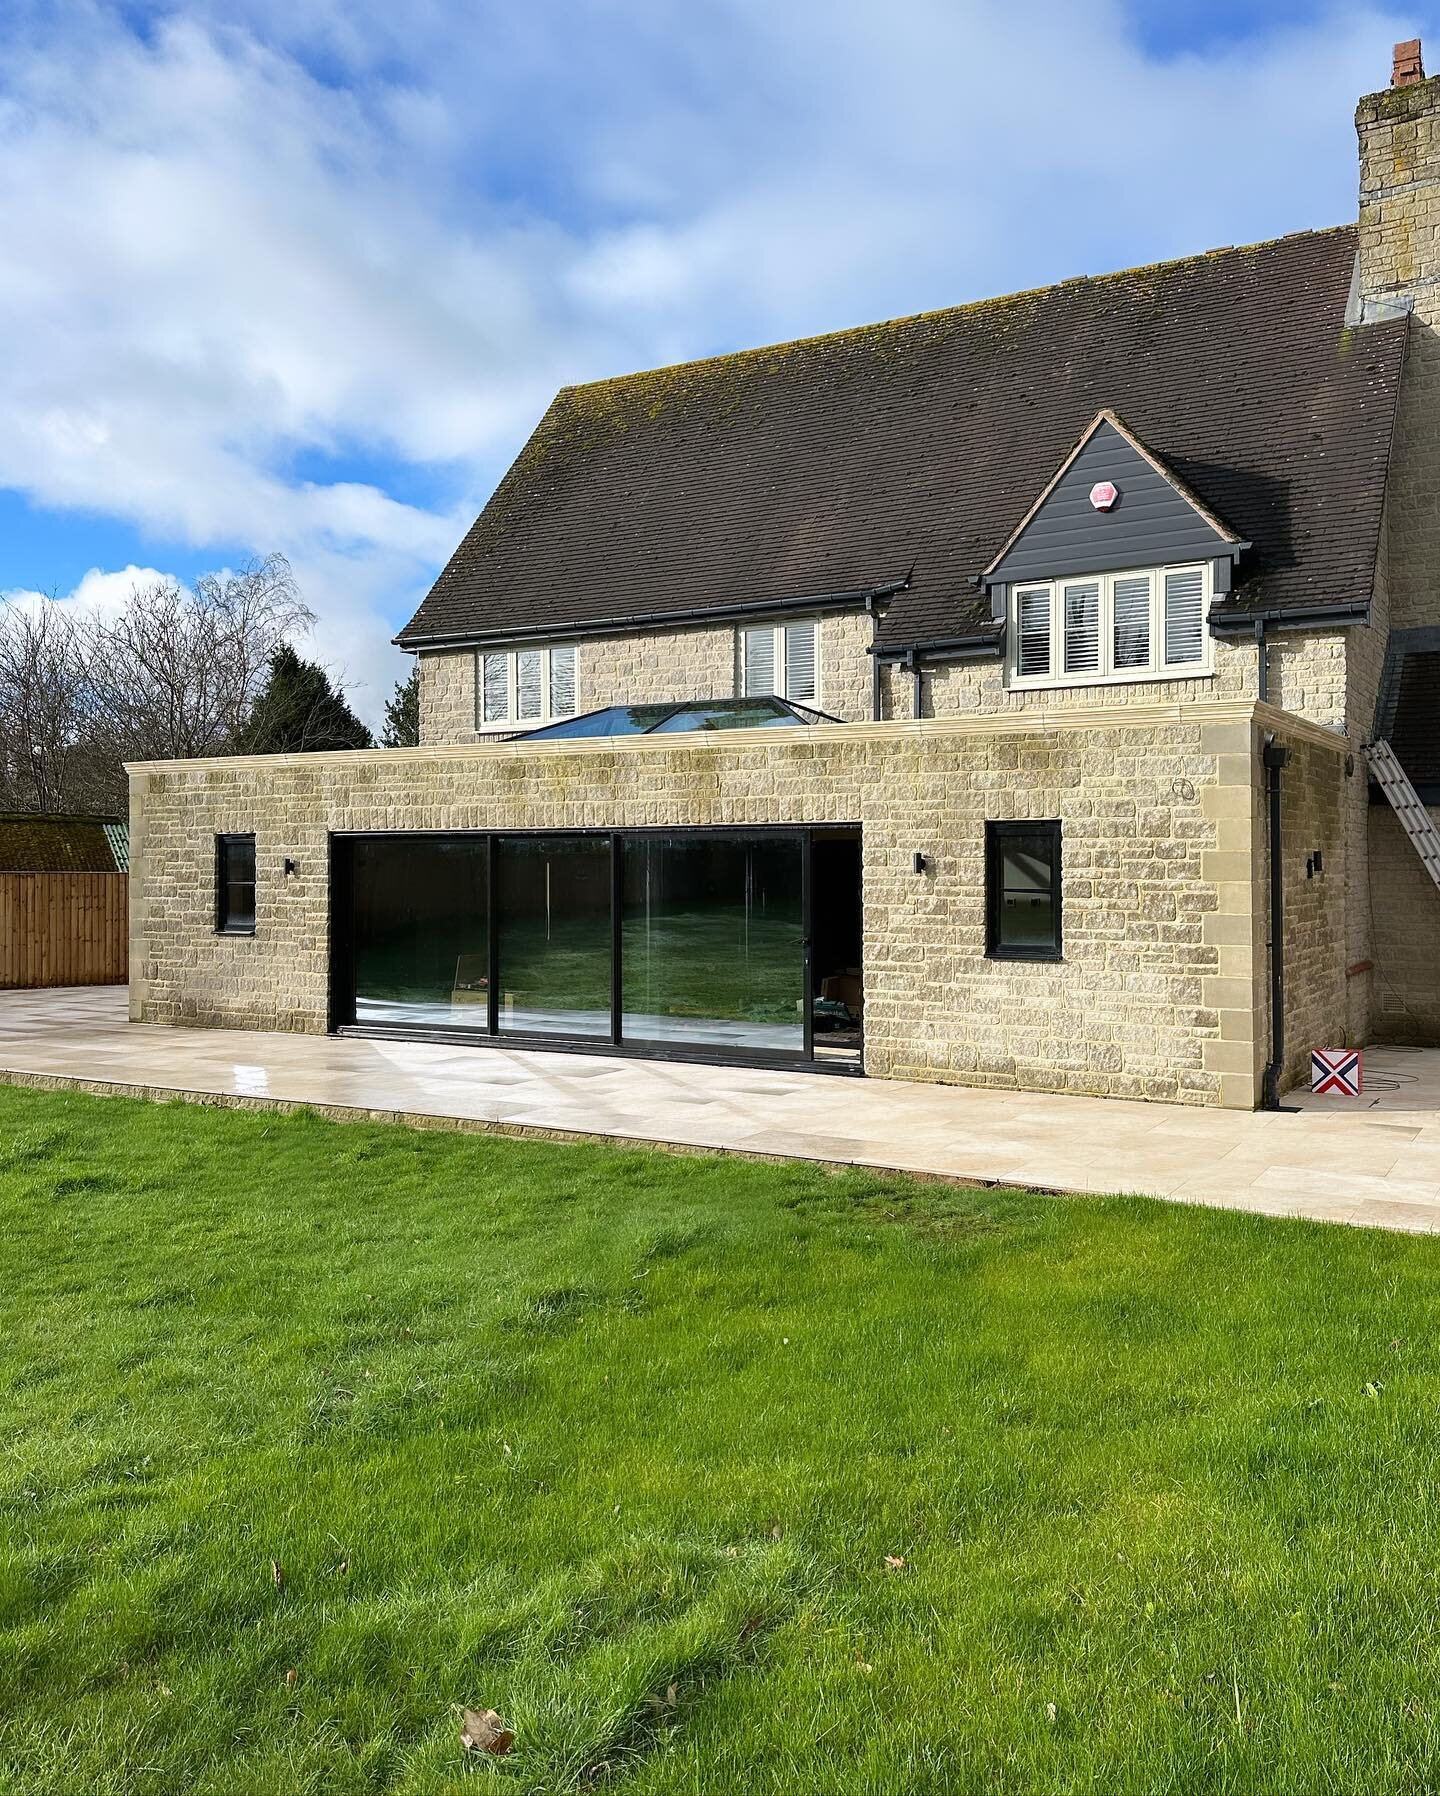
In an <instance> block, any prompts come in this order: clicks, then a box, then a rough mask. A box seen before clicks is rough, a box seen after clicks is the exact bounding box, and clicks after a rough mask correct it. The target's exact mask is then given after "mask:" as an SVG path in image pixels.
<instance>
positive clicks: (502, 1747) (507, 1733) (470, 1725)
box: [460, 1709, 515, 1758]
mask: <svg viewBox="0 0 1440 1796" xmlns="http://www.w3.org/2000/svg"><path fill="white" fill-rule="evenodd" d="M460 1744H461V1746H462V1747H463V1748H464V1749H465V1751H466V1752H489V1753H493V1754H494V1755H495V1756H496V1757H497V1758H499V1757H500V1756H501V1755H502V1754H504V1753H507V1752H509V1750H510V1748H511V1747H512V1746H513V1745H514V1744H515V1730H514V1728H513V1727H507V1726H506V1725H505V1723H504V1722H503V1721H502V1720H501V1719H500V1717H499V1716H498V1715H497V1714H496V1713H495V1711H494V1709H466V1710H465V1722H464V1726H463V1727H462V1728H461V1729H460Z"/></svg>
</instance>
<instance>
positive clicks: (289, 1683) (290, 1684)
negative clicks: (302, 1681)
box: [285, 1665, 300, 1690]
mask: <svg viewBox="0 0 1440 1796" xmlns="http://www.w3.org/2000/svg"><path fill="white" fill-rule="evenodd" d="M299 1676H300V1673H299V1672H298V1671H297V1670H296V1669H295V1667H294V1666H293V1665H292V1666H291V1667H290V1669H289V1670H288V1671H287V1672H286V1673H285V1688H286V1689H287V1690H293V1689H294V1688H295V1683H296V1680H297V1679H298V1678H299Z"/></svg>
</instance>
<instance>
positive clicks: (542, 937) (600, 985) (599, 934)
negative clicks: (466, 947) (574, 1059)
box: [495, 836, 613, 1037]
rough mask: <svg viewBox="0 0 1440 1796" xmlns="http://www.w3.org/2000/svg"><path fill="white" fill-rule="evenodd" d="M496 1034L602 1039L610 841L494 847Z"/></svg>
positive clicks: (512, 839) (540, 839) (513, 842)
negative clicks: (497, 976)
mask: <svg viewBox="0 0 1440 1796" xmlns="http://www.w3.org/2000/svg"><path fill="white" fill-rule="evenodd" d="M497 853H498V856H499V860H498V865H497V878H498V883H497V888H496V906H497V913H498V914H497V916H496V919H495V926H496V930H497V932H498V934H499V938H500V1028H501V1029H502V1031H504V1032H506V1033H508V1034H521V1035H534V1034H541V1035H603V1036H607V1037H608V1036H609V1034H610V967H611V961H612V958H613V942H612V940H611V933H610V841H609V838H608V837H607V836H507V837H505V838H503V839H502V840H501V841H500V842H499V843H498V844H497Z"/></svg>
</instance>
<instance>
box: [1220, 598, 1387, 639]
mask: <svg viewBox="0 0 1440 1796" xmlns="http://www.w3.org/2000/svg"><path fill="white" fill-rule="evenodd" d="M1208 621H1209V624H1210V628H1211V630H1213V631H1214V633H1215V634H1216V635H1217V636H1240V635H1243V634H1245V633H1246V632H1247V631H1250V630H1253V629H1254V628H1255V626H1256V624H1258V623H1265V624H1273V625H1275V626H1276V627H1277V628H1278V629H1281V630H1287V629H1290V630H1303V629H1305V628H1306V627H1307V625H1311V624H1321V625H1324V624H1328V625H1331V626H1333V627H1336V628H1338V627H1339V626H1341V625H1343V624H1368V623H1369V622H1370V601H1369V600H1368V599H1358V600H1347V601H1346V602H1345V603H1344V604H1338V605H1262V606H1258V607H1257V608H1256V609H1255V610H1253V611H1216V610H1215V609H1213V608H1212V609H1211V612H1210V617H1209V620H1208Z"/></svg>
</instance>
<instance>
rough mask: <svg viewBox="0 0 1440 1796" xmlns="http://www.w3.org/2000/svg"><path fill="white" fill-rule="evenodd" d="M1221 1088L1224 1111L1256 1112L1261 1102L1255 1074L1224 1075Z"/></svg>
mask: <svg viewBox="0 0 1440 1796" xmlns="http://www.w3.org/2000/svg"><path fill="white" fill-rule="evenodd" d="M1219 1086H1220V1104H1221V1107H1222V1108H1223V1109H1226V1110H1254V1109H1255V1108H1256V1107H1257V1105H1258V1104H1259V1102H1260V1085H1259V1080H1258V1078H1257V1076H1256V1074H1255V1073H1254V1072H1243V1073H1222V1074H1221V1075H1220V1079H1219Z"/></svg>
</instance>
